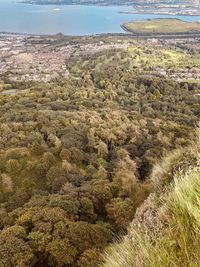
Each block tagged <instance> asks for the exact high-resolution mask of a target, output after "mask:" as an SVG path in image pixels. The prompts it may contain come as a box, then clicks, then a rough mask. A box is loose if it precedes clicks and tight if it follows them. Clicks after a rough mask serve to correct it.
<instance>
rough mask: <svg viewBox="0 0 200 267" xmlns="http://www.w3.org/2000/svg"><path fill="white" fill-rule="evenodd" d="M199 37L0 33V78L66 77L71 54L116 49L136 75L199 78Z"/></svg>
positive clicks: (14, 79) (194, 79)
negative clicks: (123, 53)
mask: <svg viewBox="0 0 200 267" xmlns="http://www.w3.org/2000/svg"><path fill="white" fill-rule="evenodd" d="M199 41H200V38H197V37H196V38H186V39H158V38H157V39H155V38H151V39H145V40H137V39H134V38H131V37H130V36H129V35H128V34H127V35H124V36H123V37H122V36H121V35H113V36H106V35H99V36H98V35H97V36H88V37H86V36H85V37H70V36H64V35H62V34H58V35H52V36H40V35H21V34H8V33H1V34H0V57H1V62H0V79H1V80H4V79H3V77H6V78H7V79H9V80H11V81H33V82H34V81H40V82H45V83H46V82H49V81H51V80H55V79H56V78H59V77H63V78H67V77H68V76H69V75H70V73H69V70H68V67H67V63H68V61H70V60H71V59H72V58H79V57H83V56H91V55H93V54H96V53H98V52H101V51H106V50H113V49H114V50H118V49H119V50H124V51H126V52H127V53H129V54H130V55H131V58H132V60H133V64H134V68H135V69H136V71H137V72H138V73H140V75H146V76H148V77H154V76H165V77H168V78H171V79H174V80H177V81H187V80H188V81H193V82H199V80H200V72H199V65H200V57H199ZM155 47H157V49H156V50H155ZM185 54H187V57H186V56H185ZM158 58H159V60H158ZM188 65H190V68H188V67H187V66H188ZM175 66H176V67H175Z"/></svg>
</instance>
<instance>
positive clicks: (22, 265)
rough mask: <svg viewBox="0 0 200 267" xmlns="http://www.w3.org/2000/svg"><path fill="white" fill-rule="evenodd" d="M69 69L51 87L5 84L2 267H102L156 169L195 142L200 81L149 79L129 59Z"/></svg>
mask: <svg viewBox="0 0 200 267" xmlns="http://www.w3.org/2000/svg"><path fill="white" fill-rule="evenodd" d="M102 62H103V64H102ZM66 64H67V67H68V69H69V71H70V73H71V75H70V77H69V78H67V79H63V78H59V79H57V80H54V81H52V82H50V83H45V84H44V83H32V82H29V83H28V82H23V83H22V82H21V83H17V82H15V83H14V82H11V81H9V80H8V79H7V76H6V75H5V76H4V77H2V87H1V88H2V91H1V92H0V125H1V127H0V203H1V206H0V214H1V215H0V267H3V266H5V267H12V266H15V267H28V266H35V267H36V266H42V267H45V266H58V267H64V266H68V267H97V265H98V263H99V262H101V259H102V256H101V253H102V251H103V250H104V248H105V247H106V246H107V245H108V244H110V243H111V242H113V240H115V239H116V236H117V235H120V234H124V233H126V228H127V225H128V224H129V223H130V221H131V220H132V219H133V217H134V214H135V211H136V208H137V207H138V206H139V205H140V204H141V203H142V202H143V201H144V199H146V198H147V196H148V195H149V193H150V192H151V191H152V184H151V181H150V179H149V176H150V174H151V172H152V168H153V166H154V164H155V163H156V162H158V161H160V160H161V159H162V157H164V156H166V155H168V153H169V152H170V151H172V150H174V149H178V148H181V147H186V146H188V145H189V144H190V142H191V141H192V140H193V139H194V129H195V127H196V125H197V123H198V119H199V116H200V101H199V93H198V92H199V89H200V86H199V85H198V84H197V83H187V82H176V81H173V80H170V79H165V78H161V77H157V78H153V79H152V78H150V77H149V78H148V77H143V76H141V75H139V74H137V72H136V71H135V70H133V66H132V64H131V61H130V59H129V58H128V57H127V52H124V51H115V50H113V51H107V52H102V53H99V54H96V55H94V56H92V57H88V58H87V57H84V58H79V59H78V58H72V59H71V60H68V61H67V62H66Z"/></svg>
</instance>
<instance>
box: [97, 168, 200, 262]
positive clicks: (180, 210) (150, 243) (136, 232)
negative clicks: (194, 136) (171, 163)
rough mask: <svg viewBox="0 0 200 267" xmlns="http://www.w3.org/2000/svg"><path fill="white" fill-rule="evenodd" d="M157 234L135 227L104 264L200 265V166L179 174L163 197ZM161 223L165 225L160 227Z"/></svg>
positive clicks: (108, 252)
mask: <svg viewBox="0 0 200 267" xmlns="http://www.w3.org/2000/svg"><path fill="white" fill-rule="evenodd" d="M161 198H162V200H161V203H162V205H161V207H158V209H159V210H160V211H161V212H162V210H164V214H163V216H161V217H160V218H162V219H160V221H159V222H158V224H155V225H154V227H155V228H156V227H158V225H159V227H158V231H157V233H156V234H152V235H151V231H146V230H145V228H143V226H142V225H137V227H135V226H133V227H132V228H131V229H130V233H129V235H128V236H127V237H125V238H124V240H123V241H122V242H121V243H118V244H117V243H116V244H115V245H112V246H111V247H110V248H109V249H108V250H107V251H106V253H105V262H104V263H103V264H102V266H103V267H200V167H199V166H198V164H197V166H195V167H193V168H191V170H189V171H188V172H187V173H184V174H181V173H179V174H177V175H176V176H175V178H174V183H173V185H172V186H171V188H170V190H169V191H168V192H167V193H166V194H165V196H164V197H161ZM155 209H156V207H155ZM160 225H161V227H160Z"/></svg>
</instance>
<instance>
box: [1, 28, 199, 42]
mask: <svg viewBox="0 0 200 267" xmlns="http://www.w3.org/2000/svg"><path fill="white" fill-rule="evenodd" d="M121 28H122V29H123V30H124V31H125V32H124V33H102V34H91V35H80V36H79V35H65V34H62V36H61V34H59V33H58V34H32V33H30V34H29V33H16V32H0V38H1V36H6V35H8V36H9V35H10V36H16V37H17V36H18V37H19V36H26V37H29V36H30V37H44V38H47V37H51V38H55V39H56V38H62V37H63V38H72V39H79V38H80V39H82V38H83V39H84V38H85V37H88V38H98V37H99V38H106V37H129V38H132V39H188V38H196V37H200V33H176V34H174V33H172V34H163V33H161V34H154V35H153V34H134V33H132V32H130V31H128V30H127V29H126V27H125V26H124V25H121Z"/></svg>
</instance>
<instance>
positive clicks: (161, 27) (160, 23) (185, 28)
mask: <svg viewBox="0 0 200 267" xmlns="http://www.w3.org/2000/svg"><path fill="white" fill-rule="evenodd" d="M123 28H124V29H125V30H127V31H129V32H133V33H136V34H172V33H200V23H198V22H185V21H182V20H179V19H153V20H145V21H134V22H128V23H125V24H123Z"/></svg>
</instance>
